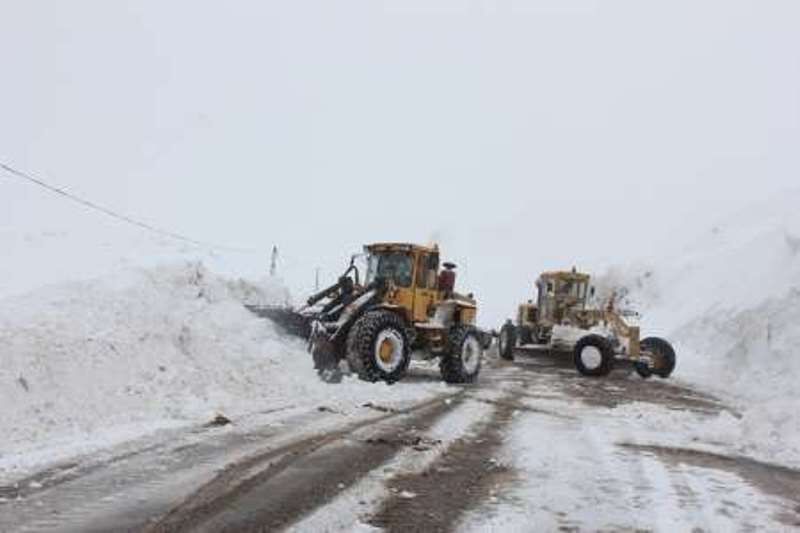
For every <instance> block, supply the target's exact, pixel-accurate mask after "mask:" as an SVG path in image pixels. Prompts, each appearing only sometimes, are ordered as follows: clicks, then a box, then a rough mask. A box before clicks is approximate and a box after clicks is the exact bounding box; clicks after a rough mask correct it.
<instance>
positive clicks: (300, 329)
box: [247, 305, 311, 339]
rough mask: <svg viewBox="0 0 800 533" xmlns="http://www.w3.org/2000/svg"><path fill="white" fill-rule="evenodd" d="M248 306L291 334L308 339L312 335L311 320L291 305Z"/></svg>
mask: <svg viewBox="0 0 800 533" xmlns="http://www.w3.org/2000/svg"><path fill="white" fill-rule="evenodd" d="M247 308H248V309H249V310H250V311H251V312H253V313H254V314H256V315H257V316H260V317H261V318H266V319H268V320H271V321H273V322H274V323H275V324H277V325H278V327H279V328H280V329H281V330H282V331H283V332H284V333H288V334H289V335H294V336H297V337H300V338H303V339H308V338H309V336H310V335H311V320H310V319H309V317H307V316H304V315H301V314H300V313H298V312H296V311H294V310H293V309H291V308H289V307H279V306H256V305H248V306H247Z"/></svg>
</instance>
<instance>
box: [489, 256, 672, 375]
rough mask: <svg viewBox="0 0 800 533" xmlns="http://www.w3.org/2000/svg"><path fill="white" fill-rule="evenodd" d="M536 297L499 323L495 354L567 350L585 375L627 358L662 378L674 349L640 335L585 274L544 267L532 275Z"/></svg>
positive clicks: (506, 355) (642, 371)
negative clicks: (512, 318)
mask: <svg viewBox="0 0 800 533" xmlns="http://www.w3.org/2000/svg"><path fill="white" fill-rule="evenodd" d="M536 289H537V293H538V295H537V299H536V302H535V303H534V302H533V300H531V301H529V302H528V303H525V304H522V305H520V306H519V308H518V312H517V319H516V323H514V322H512V321H510V320H509V321H507V322H506V323H505V324H504V325H503V327H502V328H501V329H500V342H499V348H500V355H501V356H502V357H503V358H504V359H508V360H512V359H513V358H514V352H515V349H516V348H528V349H529V350H530V351H534V352H535V351H541V350H545V351H547V352H555V353H571V354H572V356H573V360H574V363H575V367H576V368H577V369H578V371H579V372H580V373H581V374H584V375H587V376H602V375H606V374H608V373H609V372H611V370H612V369H613V367H614V365H615V364H619V363H629V364H632V365H633V367H634V369H635V370H636V372H637V373H638V374H639V375H640V376H642V377H644V378H648V377H650V376H651V375H653V374H655V375H657V376H660V377H663V378H666V377H668V376H669V375H670V374H671V373H672V371H673V370H674V368H675V351H674V349H673V348H672V346H671V345H670V344H669V343H668V342H667V341H666V340H664V339H661V338H658V337H648V338H646V339H641V340H640V331H639V327H638V326H635V325H631V324H629V323H628V321H627V320H626V317H625V316H623V314H622V313H620V312H619V311H617V310H616V309H615V308H614V302H613V298H612V299H611V300H610V301H609V302H607V303H606V304H605V305H602V306H598V305H597V302H595V301H594V296H595V291H594V287H592V285H591V277H590V276H589V275H588V274H584V273H580V272H577V271H576V270H575V269H573V270H572V271H557V272H545V273H543V274H542V275H541V276H539V278H538V280H537V281H536Z"/></svg>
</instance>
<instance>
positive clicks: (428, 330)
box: [304, 243, 491, 383]
mask: <svg viewBox="0 0 800 533" xmlns="http://www.w3.org/2000/svg"><path fill="white" fill-rule="evenodd" d="M364 252H365V253H364V254H363V258H364V259H365V260H366V272H365V276H364V279H363V281H362V280H361V272H360V271H359V269H358V267H357V266H356V261H355V258H356V256H354V258H353V260H351V262H350V266H349V268H348V269H347V270H346V271H345V273H344V274H343V275H342V276H341V277H340V278H339V280H338V281H337V283H335V284H334V285H332V286H330V287H328V288H326V289H324V290H322V291H320V292H319V293H317V294H315V295H313V296H312V297H311V298H309V299H308V302H307V304H308V307H307V309H306V310H305V311H304V314H305V316H307V317H308V323H309V330H310V331H309V335H308V343H309V350H310V351H311V354H312V356H313V360H314V366H315V368H316V369H317V371H318V372H319V374H320V376H321V377H322V378H323V379H324V380H326V381H337V380H339V379H340V377H341V366H340V365H341V364H342V363H343V362H346V363H347V365H348V366H349V368H350V369H351V371H353V372H355V373H357V374H358V376H359V377H360V378H362V379H364V380H367V381H386V382H389V383H393V382H396V381H399V380H400V379H402V378H403V376H404V375H405V373H406V370H407V369H408V366H409V362H410V360H411V356H412V354H413V355H414V356H415V357H420V358H424V359H433V358H439V369H440V372H441V376H442V378H443V379H444V380H445V381H446V382H448V383H470V382H473V381H475V380H476V379H477V377H478V374H479V372H480V369H481V360H482V358H483V352H484V350H485V348H486V347H487V346H488V343H489V342H491V338H490V336H489V335H488V334H486V333H484V332H482V331H480V330H479V329H478V328H477V327H476V326H475V318H476V314H477V304H476V301H475V299H474V297H473V296H472V295H471V294H470V295H466V296H465V295H460V294H458V293H456V292H455V291H454V290H453V289H454V282H455V273H454V269H455V265H453V264H452V263H444V264H443V265H442V266H443V267H444V269H440V264H439V248H438V246H435V245H434V246H430V247H428V246H419V245H415V244H402V243H377V244H370V245H367V246H365V247H364Z"/></svg>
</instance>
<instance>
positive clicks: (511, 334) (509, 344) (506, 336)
mask: <svg viewBox="0 0 800 533" xmlns="http://www.w3.org/2000/svg"><path fill="white" fill-rule="evenodd" d="M516 345H517V328H516V327H514V324H512V323H511V322H506V323H505V324H503V327H502V328H500V336H499V337H498V338H497V349H498V351H499V352H500V357H502V358H503V359H505V360H506V361H513V360H514V347H515V346H516Z"/></svg>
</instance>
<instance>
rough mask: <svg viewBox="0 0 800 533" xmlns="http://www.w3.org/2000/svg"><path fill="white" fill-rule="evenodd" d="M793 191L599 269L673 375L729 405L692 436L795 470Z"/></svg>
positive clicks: (799, 267) (798, 235)
mask: <svg viewBox="0 0 800 533" xmlns="http://www.w3.org/2000/svg"><path fill="white" fill-rule="evenodd" d="M798 205H800V194H797V193H795V194H789V195H786V196H784V197H783V198H781V199H776V200H773V201H770V202H767V203H765V204H763V205H759V206H755V207H754V208H752V209H750V210H748V211H746V212H743V213H740V214H739V215H738V216H736V217H735V218H733V219H731V220H729V221H727V222H725V223H721V224H719V225H717V226H715V227H714V228H712V229H711V231H709V232H708V234H706V235H704V236H703V237H702V238H700V239H699V240H698V241H697V242H695V243H693V244H692V245H691V246H688V247H685V248H683V249H682V250H679V251H677V252H675V253H673V254H671V255H670V256H669V257H666V258H664V259H662V260H660V261H657V262H655V263H654V264H652V265H650V266H646V265H638V266H635V267H631V268H629V269H627V270H624V269H618V270H614V271H611V272H609V273H608V274H607V275H606V276H605V277H604V279H603V280H600V281H601V282H602V284H603V285H605V286H606V287H608V286H624V287H625V288H626V289H627V291H626V292H627V294H626V295H625V298H624V299H625V300H626V301H628V302H629V303H631V304H632V305H634V306H635V307H637V308H638V309H639V310H641V311H642V312H643V314H644V317H643V324H642V325H643V333H644V334H645V335H649V334H657V335H662V336H665V337H667V338H669V339H670V340H671V341H672V342H673V343H674V344H675V346H676V349H677V352H678V369H677V371H676V374H675V376H676V377H677V378H679V379H682V380H685V381H688V382H691V383H694V384H697V385H700V386H701V387H702V388H703V389H706V390H710V391H712V392H714V393H717V394H719V395H722V396H723V397H725V398H726V399H730V400H731V401H734V402H735V403H736V404H737V406H738V408H739V409H740V410H741V412H742V414H743V418H742V419H741V420H739V421H736V420H734V419H733V418H732V417H730V416H729V415H723V418H725V419H724V420H722V419H720V420H718V421H717V423H715V424H712V426H710V427H708V428H704V429H703V430H702V431H705V432H706V433H707V435H705V436H707V437H709V438H718V439H719V440H728V441H732V442H736V443H739V449H740V451H742V452H745V453H751V454H754V455H758V456H760V457H762V458H766V459H769V460H778V461H784V462H791V463H794V464H800V412H798V407H800V399H799V398H798V396H797V391H798V386H797V381H798V378H800V210H798V208H797V206H798Z"/></svg>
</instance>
